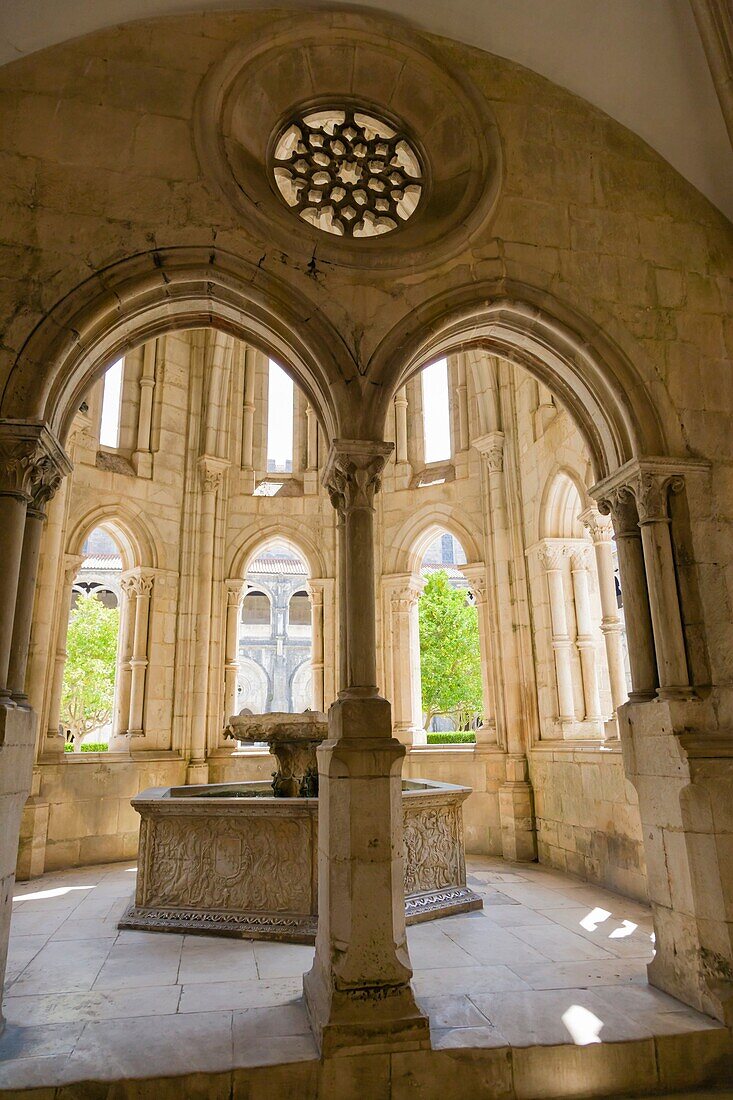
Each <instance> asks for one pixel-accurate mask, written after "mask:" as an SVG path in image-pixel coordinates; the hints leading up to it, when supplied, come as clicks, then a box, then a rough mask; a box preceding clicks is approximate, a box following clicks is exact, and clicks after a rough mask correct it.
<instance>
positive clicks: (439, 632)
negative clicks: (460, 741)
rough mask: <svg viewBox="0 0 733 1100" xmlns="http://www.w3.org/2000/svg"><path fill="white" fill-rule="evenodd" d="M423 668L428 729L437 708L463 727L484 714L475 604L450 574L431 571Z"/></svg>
mask: <svg viewBox="0 0 733 1100" xmlns="http://www.w3.org/2000/svg"><path fill="white" fill-rule="evenodd" d="M420 672H421V676H422V707H423V712H424V714H425V729H428V728H429V726H430V723H431V721H432V719H433V717H434V716H435V715H437V714H443V715H449V716H450V717H451V718H453V719H454V721H455V723H456V725H457V727H458V729H459V730H461V729H463V730H465V729H467V728H468V726H469V725H470V723H471V721H472V720H473V719H475V718H477V717H479V716H480V715H481V712H482V709H483V699H482V692H481V651H480V646H479V633H478V616H477V613H476V608H475V607H472V606H471V605H470V604H469V603H468V602H467V601H466V591H465V589H460V588H452V587H451V585H450V582H449V580H448V574H447V573H445V572H443V571H442V570H441V571H440V572H437V573H433V574H432V575H431V576H430V577H429V578H428V581H427V583H426V585H425V589H424V591H423V594H422V596H421V597H420Z"/></svg>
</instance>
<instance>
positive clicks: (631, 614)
mask: <svg viewBox="0 0 733 1100" xmlns="http://www.w3.org/2000/svg"><path fill="white" fill-rule="evenodd" d="M598 509H599V511H600V512H601V514H602V515H610V516H611V518H612V520H613V529H614V532H615V538H616V550H617V553H618V563H619V572H620V574H621V591H622V593H623V598H624V623H625V626H626V638H627V641H628V646H629V664H630V666H631V692H630V694H629V699H630V700H631V702H643V701H644V700H645V699H653V698H654V695H655V694H656V690H657V684H658V682H659V681H658V678H657V661H656V656H655V652H654V634H653V631H652V619H651V612H650V609H649V592H648V589H647V584H646V573H645V571H644V551H643V548H642V545H641V531H640V529H639V515H638V512H637V509H636V501H635V499H634V495H633V493H632V492H631V489H630V488H629V487H628V486H620V487H618V488H615V489H613V490H611V491H610V492H609V493H608V494H607V495H606V496H604V497H599V498H598Z"/></svg>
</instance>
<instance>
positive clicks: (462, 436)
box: [455, 355, 469, 451]
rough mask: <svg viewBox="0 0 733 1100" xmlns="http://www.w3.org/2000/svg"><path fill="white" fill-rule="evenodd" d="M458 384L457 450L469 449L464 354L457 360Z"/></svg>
mask: <svg viewBox="0 0 733 1100" xmlns="http://www.w3.org/2000/svg"><path fill="white" fill-rule="evenodd" d="M455 363H456V374H457V376H458V384H457V386H456V409H457V410H458V446H457V447H456V450H457V451H467V450H468V447H469V438H468V386H467V384H466V361H465V359H464V357H463V355H458V356H457V357H456V360H455Z"/></svg>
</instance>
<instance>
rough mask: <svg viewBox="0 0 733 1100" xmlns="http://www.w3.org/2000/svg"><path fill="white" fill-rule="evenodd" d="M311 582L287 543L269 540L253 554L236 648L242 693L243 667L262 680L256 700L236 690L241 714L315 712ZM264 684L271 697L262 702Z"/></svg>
mask: <svg viewBox="0 0 733 1100" xmlns="http://www.w3.org/2000/svg"><path fill="white" fill-rule="evenodd" d="M307 579H308V566H307V564H306V562H305V560H304V558H303V557H302V555H301V554H300V553H299V552H298V550H297V549H295V547H294V546H292V545H290V544H289V543H286V542H284V541H280V540H276V541H270V542H267V543H265V545H264V546H260V547H259V548H258V549H257V550H256V551H255V553H254V554H253V556H251V558H250V561H249V564H248V566H247V572H246V574H245V591H244V597H243V599H242V611H241V615H240V628H239V636H238V645H237V659H238V662H239V665H240V673H239V675H238V682H239V685H240V689H241V688H242V687H243V686H244V682H245V681H244V679H243V677H242V673H241V670H242V668H251V667H252V666H256V667H257V668H258V669H259V670H260V676H259V681H258V682H257V684H256V688H255V693H254V695H253V696H251V697H250V696H247V695H246V694H245V692H244V691H243V690H239V691H238V698H237V711H239V710H242V709H243V708H247V709H248V710H251V711H252V712H253V713H266V712H271V711H285V712H295V711H302V710H305V709H306V708H312V703H313V691H312V683H310V682H309V681H308V676H309V675H310V670H311V663H310V662H311V637H312V628H311V604H310V599H309V597H308V594H307V592H306V591H305V590H304V587H303V586H304V584H305V583H306V581H307ZM265 682H266V683H267V694H266V697H265V699H264V700H263V699H262V694H261V684H262V683H265ZM263 702H264V705H263ZM254 704H257V707H256V706H255V705H254ZM257 708H260V709H257Z"/></svg>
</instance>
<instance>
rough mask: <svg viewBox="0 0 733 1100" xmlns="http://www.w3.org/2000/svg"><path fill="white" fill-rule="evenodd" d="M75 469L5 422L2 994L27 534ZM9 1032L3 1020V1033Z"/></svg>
mask: <svg viewBox="0 0 733 1100" xmlns="http://www.w3.org/2000/svg"><path fill="white" fill-rule="evenodd" d="M70 469H71V464H70V463H69V461H68V459H67V457H66V455H65V454H64V452H63V450H62V448H61V447H60V445H59V443H58V441H57V440H56V439H55V438H54V436H53V435H52V434H51V432H50V431H49V430H48V428H47V427H46V425H45V424H42V423H40V422H25V421H19V420H8V419H2V420H0V562H1V563H2V568H1V569H0V777H2V782H0V822H2V828H0V988H2V984H3V981H4V979H5V966H6V962H7V953H8V936H9V933H10V914H11V906H12V895H13V883H14V879H15V865H16V860H17V855H18V837H19V829H20V819H21V815H22V812H23V806H24V805H25V802H26V799H27V797H28V794H29V791H30V788H31V775H32V769H33V755H34V748H35V731H36V716H35V714H34V712H33V711H32V710H31V709H30V707H28V706H27V705H21V706H18V705H17V703H16V702H15V701H14V700H13V699H12V698H11V694H12V692H13V690H14V689H15V688H19V691H17V694H18V695H19V696H22V695H23V687H24V684H23V682H22V681H23V680H24V679H25V667H26V661H27V651H28V634H29V627H30V615H31V614H32V600H33V588H34V583H35V567H36V565H37V561H38V545H37V535H38V532H37V530H34V528H33V526H32V525H33V523H34V522H35V519H34V517H33V516H31V527H30V528H29V529H27V527H26V523H27V509H28V505H29V504H30V505H31V506H32V508H33V509H34V511H40V509H39V508H38V505H39V504H42V503H43V502H44V498H46V499H47V496H46V490H47V489H48V495H50V494H51V493H52V492H53V491H54V489H55V488H56V487H57V485H58V483H59V481H60V477H61V476H62V475H64V474H67V473H69V471H70ZM24 553H25V557H24ZM27 604H30V605H31V606H30V609H29V608H28V606H27ZM14 645H15V646H17V647H18V649H16V648H14ZM11 669H12V672H13V680H12V681H11V680H10V677H9V673H10V671H11ZM21 701H22V702H23V704H25V700H24V699H23V700H21ZM3 1028H4V1020H3V1018H2V1015H1V1014H0V1032H2V1030H3Z"/></svg>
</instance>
